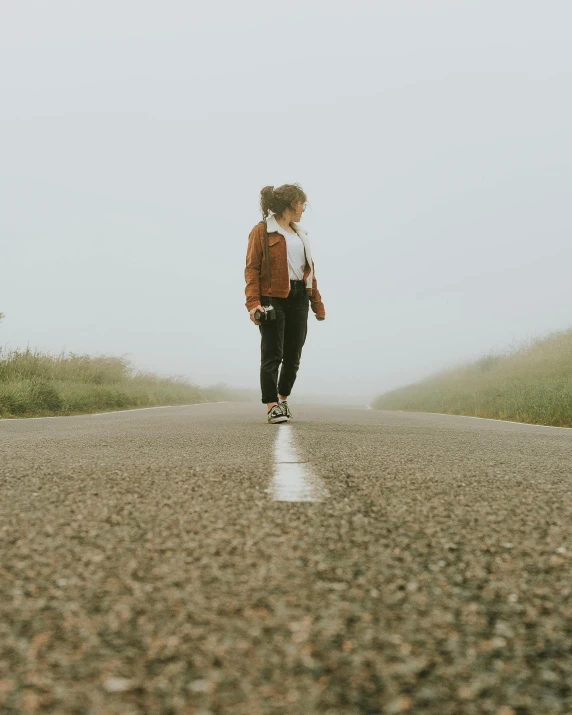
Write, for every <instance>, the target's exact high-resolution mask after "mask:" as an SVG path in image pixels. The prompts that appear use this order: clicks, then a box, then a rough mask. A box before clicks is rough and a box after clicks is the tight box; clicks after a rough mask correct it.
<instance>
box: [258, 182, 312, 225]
mask: <svg viewBox="0 0 572 715" xmlns="http://www.w3.org/2000/svg"><path fill="white" fill-rule="evenodd" d="M305 208H306V194H305V193H304V192H303V191H302V187H301V186H300V185H299V184H284V185H283V186H279V187H278V188H277V189H275V188H274V187H273V186H265V187H264V188H263V189H262V191H261V192H260V210H261V211H262V217H263V218H266V217H267V216H268V214H269V213H270V212H272V213H274V214H276V217H277V218H285V219H287V220H288V221H290V222H292V221H293V222H295V223H297V222H298V221H299V220H300V219H301V218H302V212H303V211H304V209H305Z"/></svg>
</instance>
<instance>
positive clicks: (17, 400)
mask: <svg viewBox="0 0 572 715" xmlns="http://www.w3.org/2000/svg"><path fill="white" fill-rule="evenodd" d="M250 399H253V396H252V395H251V394H250V391H248V390H235V389H232V388H230V387H228V386H227V385H225V384H222V383H221V384H217V385H213V386H210V387H199V386H197V385H194V384H193V383H192V382H189V381H188V380H185V379H183V378H177V377H160V376H158V375H156V374H154V373H152V372H144V371H137V370H135V369H134V368H133V366H132V364H131V362H130V361H129V360H127V359H125V358H124V357H114V356H106V355H102V356H90V355H78V354H75V353H68V354H65V353H61V354H60V355H51V354H49V353H44V352H41V351H38V350H30V349H27V350H23V351H21V350H9V351H6V350H3V349H2V348H0V417H2V418H7V417H47V416H53V415H78V414H86V413H91V412H106V411H111V410H122V409H133V408H137V407H155V406H159V405H183V404H193V403H198V402H218V401H223V400H224V401H228V400H250Z"/></svg>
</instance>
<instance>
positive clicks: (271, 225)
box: [266, 214, 308, 236]
mask: <svg viewBox="0 0 572 715" xmlns="http://www.w3.org/2000/svg"><path fill="white" fill-rule="evenodd" d="M266 226H267V229H268V233H273V232H274V231H282V230H283V229H282V226H280V224H279V223H278V221H277V220H276V216H275V214H270V216H268V218H267V219H266ZM290 226H292V228H293V229H294V231H296V233H297V234H300V233H303V234H304V235H305V236H307V235H308V231H306V229H305V228H303V227H302V226H301V225H300V224H299V223H294V222H292V223H291V224H290Z"/></svg>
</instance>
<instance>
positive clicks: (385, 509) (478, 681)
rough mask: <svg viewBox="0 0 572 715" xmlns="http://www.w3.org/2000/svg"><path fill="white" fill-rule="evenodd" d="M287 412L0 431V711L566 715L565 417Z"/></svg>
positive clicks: (164, 414)
mask: <svg viewBox="0 0 572 715" xmlns="http://www.w3.org/2000/svg"><path fill="white" fill-rule="evenodd" d="M291 407H292V410H293V412H294V421H293V423H292V424H291V425H288V426H287V427H286V429H290V428H291V429H292V430H293V436H294V437H295V440H296V445H297V449H298V452H299V454H300V455H301V457H300V458H301V459H304V460H305V461H307V462H308V465H309V466H311V468H312V469H313V470H314V472H315V473H316V474H317V475H318V476H319V477H320V478H321V480H322V481H323V483H324V484H325V486H326V487H327V490H328V496H327V498H326V499H324V501H322V502H318V503H311V502H302V503H291V502H275V501H272V496H271V492H269V491H268V490H269V487H270V485H271V482H272V477H273V444H274V440H275V437H276V432H277V430H280V429H283V428H284V427H283V426H280V425H268V424H267V423H266V421H265V416H264V412H263V410H264V408H263V407H262V406H261V405H250V404H214V405H199V406H188V407H173V408H168V409H154V410H144V411H133V412H126V413H117V414H107V415H101V416H90V415H85V416H80V417H65V418H56V419H40V420H13V421H0V486H1V506H0V509H1V524H0V549H1V555H2V558H1V570H0V712H2V713H3V714H6V715H12V714H14V713H78V714H82V715H83V714H85V715H92V714H93V715H95V714H97V715H131V714H134V715H135V714H140V713H144V714H146V713H152V714H155V713H159V714H163V713H165V714H167V713H168V714H171V713H172V714H179V713H181V714H185V715H186V714H192V715H219V714H221V713H225V714H226V713H229V714H231V715H235V714H236V715H243V714H244V715H258V714H259V713H260V714H262V715H265V714H267V713H268V714H272V715H274V714H275V715H282V714H283V715H287V714H288V715H289V714H291V713H292V714H295V715H298V714H299V715H309V714H312V713H328V714H329V715H353V714H356V715H357V714H358V713H359V714H361V713H371V714H373V713H382V714H383V715H398V714H400V713H423V714H425V713H429V714H431V715H433V714H435V715H448V714H451V715H464V714H467V715H473V714H475V715H477V714H478V715H480V714H481V713H493V714H494V715H551V714H552V713H572V600H571V594H572V580H571V577H570V563H571V554H572V542H571V538H570V536H571V516H572V430H566V429H554V428H553V429H550V428H543V427H538V426H526V425H517V424H510V423H502V422H494V421H484V420H475V419H470V418H463V417H452V416H440V415H424V414H413V413H411V414H408V413H399V412H397V413H390V412H378V411H373V410H367V409H365V408H361V409H358V408H356V409H351V408H342V407H340V408H337V407H336V408H332V407H310V406H303V405H295V404H292V405H291Z"/></svg>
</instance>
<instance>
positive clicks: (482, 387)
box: [371, 330, 572, 427]
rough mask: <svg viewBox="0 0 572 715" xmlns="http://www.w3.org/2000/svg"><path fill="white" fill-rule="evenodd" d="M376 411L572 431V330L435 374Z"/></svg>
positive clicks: (389, 397)
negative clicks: (442, 415)
mask: <svg viewBox="0 0 572 715" xmlns="http://www.w3.org/2000/svg"><path fill="white" fill-rule="evenodd" d="M371 406H372V407H373V408H375V409H380V410H410V411H416V412H441V413H447V414H456V415H471V416H475V417H492V418H495V419H504V420H514V421H517V422H532V423H536V424H546V425H555V426H561V427H570V426H572V330H567V331H564V332H559V333H552V334H550V335H548V336H547V337H545V338H539V339H536V340H531V341H528V342H526V343H525V344H524V345H522V346H520V347H516V348H514V349H513V350H510V351H507V352H506V353H499V354H492V355H486V356H484V357H482V358H479V359H477V360H474V361H472V362H469V363H465V364H462V365H459V366H457V367H454V368H451V369H449V370H445V371H443V372H441V373H437V374H435V375H430V376H429V377H427V378H426V379H424V380H421V381H420V382H418V383H415V384H412V385H407V386H405V387H401V388H398V389H396V390H391V391H390V392H386V393H385V394H383V395H380V396H379V397H377V398H376V399H375V400H374V401H373V402H372V405H371Z"/></svg>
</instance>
